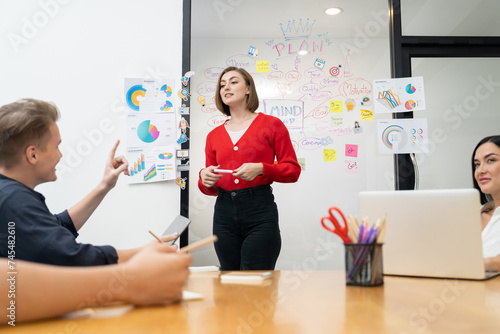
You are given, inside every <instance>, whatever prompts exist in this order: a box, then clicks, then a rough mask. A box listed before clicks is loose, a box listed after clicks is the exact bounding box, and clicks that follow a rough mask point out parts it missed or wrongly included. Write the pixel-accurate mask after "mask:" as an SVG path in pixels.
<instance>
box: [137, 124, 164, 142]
mask: <svg viewBox="0 0 500 334" xmlns="http://www.w3.org/2000/svg"><path fill="white" fill-rule="evenodd" d="M137 136H138V137H139V139H140V140H142V141H143V142H145V143H152V142H154V141H155V140H156V139H158V137H159V136H160V131H158V129H157V128H156V126H154V125H153V124H151V121H150V120H146V121H144V122H142V123H141V124H139V126H138V127H137Z"/></svg>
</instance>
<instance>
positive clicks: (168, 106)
mask: <svg viewBox="0 0 500 334" xmlns="http://www.w3.org/2000/svg"><path fill="white" fill-rule="evenodd" d="M173 106H174V105H173V104H172V102H170V101H168V100H167V101H165V102H164V103H163V104H162V105H161V107H160V110H161V111H169V110H170V109H172V107H173Z"/></svg>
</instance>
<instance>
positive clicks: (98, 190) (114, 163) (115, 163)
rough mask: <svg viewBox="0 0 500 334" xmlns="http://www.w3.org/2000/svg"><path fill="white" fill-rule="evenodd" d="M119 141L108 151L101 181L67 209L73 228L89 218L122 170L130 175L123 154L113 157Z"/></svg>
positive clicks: (79, 226)
mask: <svg viewBox="0 0 500 334" xmlns="http://www.w3.org/2000/svg"><path fill="white" fill-rule="evenodd" d="M119 144H120V141H119V140H117V141H116V143H115V145H114V147H113V148H112V149H111V152H110V153H109V157H108V160H107V161H106V168H105V170H104V177H103V178H102V180H101V182H99V184H98V185H97V187H95V188H94V189H93V190H92V191H91V192H90V193H89V194H88V195H87V196H85V197H84V198H83V199H82V200H81V201H80V202H78V203H77V204H75V205H74V206H72V207H71V208H69V209H68V212H69V215H70V217H71V219H72V220H73V224H74V225H75V229H76V230H77V231H78V230H79V229H80V228H81V227H82V226H83V225H84V224H85V222H86V221H87V219H89V217H90V216H91V215H92V213H93V212H94V211H95V209H97V207H98V206H99V204H101V202H102V200H103V199H104V197H105V196H106V195H107V193H108V192H109V191H110V190H111V189H113V188H114V186H115V185H116V181H117V180H118V177H119V176H120V174H121V173H122V172H124V173H125V174H126V175H130V174H129V171H128V162H127V160H126V159H125V157H123V156H119V157H115V153H116V149H117V147H118V145H119Z"/></svg>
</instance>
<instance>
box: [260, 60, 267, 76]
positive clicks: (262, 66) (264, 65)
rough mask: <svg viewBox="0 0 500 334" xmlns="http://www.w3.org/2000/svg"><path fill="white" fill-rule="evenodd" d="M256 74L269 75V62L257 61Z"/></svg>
mask: <svg viewBox="0 0 500 334" xmlns="http://www.w3.org/2000/svg"><path fill="white" fill-rule="evenodd" d="M257 73H269V61H267V60H259V61H257Z"/></svg>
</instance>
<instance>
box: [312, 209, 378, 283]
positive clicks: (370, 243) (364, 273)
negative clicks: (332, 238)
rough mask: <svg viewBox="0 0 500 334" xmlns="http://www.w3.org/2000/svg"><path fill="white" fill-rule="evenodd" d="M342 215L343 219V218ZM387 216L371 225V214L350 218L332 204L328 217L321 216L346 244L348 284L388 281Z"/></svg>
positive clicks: (322, 221)
mask: <svg viewBox="0 0 500 334" xmlns="http://www.w3.org/2000/svg"><path fill="white" fill-rule="evenodd" d="M339 218H340V219H339ZM385 223H386V216H384V218H383V219H382V220H380V219H378V220H377V222H376V223H375V224H370V222H369V221H368V217H365V219H363V220H362V221H361V223H359V221H358V219H357V218H356V216H351V215H349V218H348V219H346V218H345V216H344V214H343V213H342V211H341V210H340V209H339V208H337V207H335V206H332V207H330V208H329V209H328V216H325V217H323V218H321V225H323V227H324V228H325V230H327V231H329V232H332V233H335V234H336V235H338V236H339V237H340V238H341V239H342V240H343V241H344V246H345V272H346V284H347V285H357V286H377V285H382V284H384V278H383V266H382V245H383V240H384V236H385Z"/></svg>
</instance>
